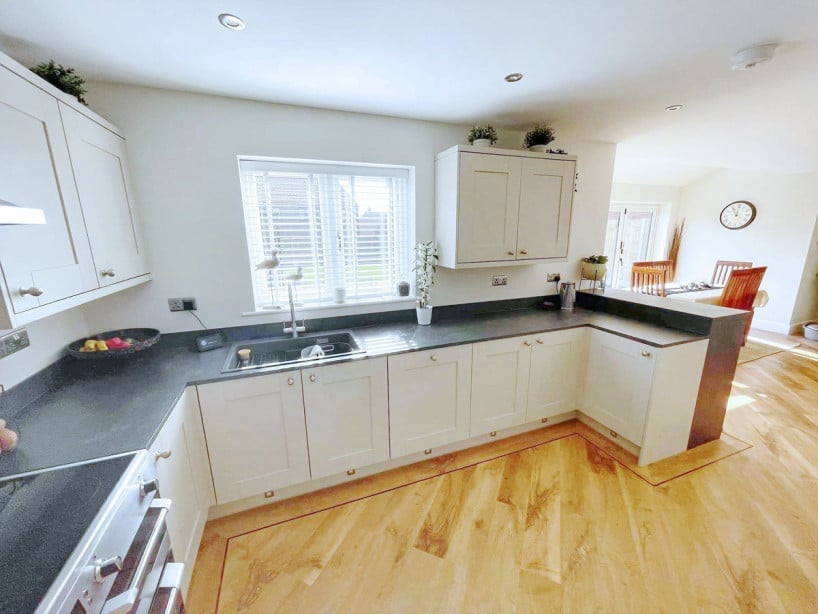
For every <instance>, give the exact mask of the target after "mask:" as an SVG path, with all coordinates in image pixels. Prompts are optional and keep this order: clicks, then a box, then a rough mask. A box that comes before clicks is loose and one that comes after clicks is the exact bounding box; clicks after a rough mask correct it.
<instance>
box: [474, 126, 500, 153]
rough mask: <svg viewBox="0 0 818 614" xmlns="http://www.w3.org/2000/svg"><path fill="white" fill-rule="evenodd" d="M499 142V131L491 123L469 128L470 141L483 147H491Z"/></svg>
mask: <svg viewBox="0 0 818 614" xmlns="http://www.w3.org/2000/svg"><path fill="white" fill-rule="evenodd" d="M496 142H497V131H496V130H495V129H494V127H492V125H491V124H488V125H486V126H475V127H474V128H472V129H471V130H469V143H470V144H471V145H479V146H482V147H491V146H492V145H494V144H495V143H496Z"/></svg>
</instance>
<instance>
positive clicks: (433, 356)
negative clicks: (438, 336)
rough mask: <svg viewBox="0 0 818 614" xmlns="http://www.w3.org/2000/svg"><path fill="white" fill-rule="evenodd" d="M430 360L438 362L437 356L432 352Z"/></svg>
mask: <svg viewBox="0 0 818 614" xmlns="http://www.w3.org/2000/svg"><path fill="white" fill-rule="evenodd" d="M429 360H431V361H432V362H437V356H435V355H434V354H432V355H431V356H429Z"/></svg>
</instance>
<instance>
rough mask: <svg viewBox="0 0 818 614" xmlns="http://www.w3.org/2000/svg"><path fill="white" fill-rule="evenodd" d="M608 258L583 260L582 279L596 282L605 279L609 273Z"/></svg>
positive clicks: (595, 257)
mask: <svg viewBox="0 0 818 614" xmlns="http://www.w3.org/2000/svg"><path fill="white" fill-rule="evenodd" d="M607 263H608V257H607V256H603V255H601V254H600V255H599V256H588V257H587V258H583V259H582V264H581V266H580V270H581V273H580V274H581V275H582V279H593V280H594V281H602V280H604V279H605V273H607V272H608V265H607Z"/></svg>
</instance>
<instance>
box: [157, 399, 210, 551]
mask: <svg viewBox="0 0 818 614" xmlns="http://www.w3.org/2000/svg"><path fill="white" fill-rule="evenodd" d="M189 394H190V393H189V391H187V390H186V391H185V394H184V395H183V396H182V398H181V399H180V401H179V403H178V404H177V405H176V407H175V408H174V409H173V411H172V412H171V414H170V416H169V417H168V419H167V421H166V422H165V424H164V425H163V426H162V430H161V431H160V432H159V435H158V436H157V437H156V440H155V441H154V443H153V445H152V446H151V447H150V449H149V450H148V452H149V454H150V457H151V459H153V461H154V463H155V467H156V476H157V477H158V478H159V493H160V495H161V496H162V497H166V498H168V499H171V500H172V501H173V505H172V506H171V508H170V512H169V513H168V521H167V522H168V532H169V533H170V543H171V546H172V547H173V555H174V559H175V560H177V561H181V562H183V563H185V565H186V566H188V565H189V566H191V567H192V566H193V563H194V561H195V558H196V549H197V548H198V539H199V534H198V531H199V530H201V528H203V527H204V522H205V520H206V518H207V509H208V507H209V498H208V497H207V493H206V492H200V491H202V488H203V485H202V484H201V483H200V482H198V480H197V473H198V471H197V470H199V469H200V468H199V467H196V469H194V464H193V462H192V457H191V448H193V447H194V445H195V443H196V442H195V440H194V438H193V437H191V435H193V434H194V432H191V433H189V432H188V430H189V428H186V427H187V424H186V418H187V411H188V409H187V405H188V404H189V403H190V396H189ZM193 397H194V398H195V392H194V394H193ZM189 443H190V444H191V445H189Z"/></svg>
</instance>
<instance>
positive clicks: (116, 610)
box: [102, 499, 171, 614]
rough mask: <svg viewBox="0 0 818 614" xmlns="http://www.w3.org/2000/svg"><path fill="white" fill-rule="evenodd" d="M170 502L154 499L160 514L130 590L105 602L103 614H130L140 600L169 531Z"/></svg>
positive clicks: (153, 502) (137, 565) (152, 502)
mask: <svg viewBox="0 0 818 614" xmlns="http://www.w3.org/2000/svg"><path fill="white" fill-rule="evenodd" d="M170 504H171V501H170V499H154V500H153V501H151V505H150V506H151V508H154V509H159V514H158V516H157V518H156V523H155V524H154V525H153V528H152V529H151V533H150V536H149V537H148V539H147V542H146V544H145V549H144V551H143V552H142V557H141V558H140V559H139V562H138V563H137V564H136V570H135V571H134V574H133V578H132V579H131V584H130V586H129V587H128V590H126V591H124V592H123V593H121V594H119V595H117V596H116V597H114V598H113V599H110V600H108V601H106V602H105V607H104V608H102V614H128V612H130V611H131V610H132V609H133V607H134V606H135V605H136V603H137V602H138V601H139V594H140V593H141V592H142V587H143V585H144V583H145V579H146V578H147V577H148V572H149V571H150V568H151V563H152V562H153V561H154V560H155V559H156V556H157V554H158V552H159V548H160V546H161V545H162V540H163V539H164V537H165V533H166V532H167V526H166V521H167V517H168V512H169V511H170Z"/></svg>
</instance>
